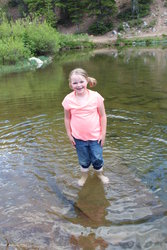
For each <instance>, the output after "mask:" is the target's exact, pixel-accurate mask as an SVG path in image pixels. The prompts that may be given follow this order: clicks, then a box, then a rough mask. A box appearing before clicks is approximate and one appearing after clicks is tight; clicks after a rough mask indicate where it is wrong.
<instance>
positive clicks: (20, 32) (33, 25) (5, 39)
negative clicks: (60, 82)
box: [0, 18, 60, 63]
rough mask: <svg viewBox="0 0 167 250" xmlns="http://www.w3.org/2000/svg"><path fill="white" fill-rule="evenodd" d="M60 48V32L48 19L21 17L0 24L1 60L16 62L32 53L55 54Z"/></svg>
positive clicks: (3, 61)
mask: <svg viewBox="0 0 167 250" xmlns="http://www.w3.org/2000/svg"><path fill="white" fill-rule="evenodd" d="M59 48H60V45H59V34H58V33H57V31H56V30H55V29H53V28H52V27H51V26H50V25H49V24H48V23H46V21H44V22H40V21H39V20H38V19H37V18H36V19H34V20H33V21H32V22H31V21H30V18H26V19H19V20H17V21H16V22H13V21H11V22H10V23H9V22H8V21H7V20H6V19H5V20H4V21H3V22H2V23H1V24H0V62H1V63H15V62H17V61H19V60H21V59H24V58H28V57H29V56H30V55H35V56H39V55H48V54H49V55H50V54H55V53H56V52H57V51H58V50H59Z"/></svg>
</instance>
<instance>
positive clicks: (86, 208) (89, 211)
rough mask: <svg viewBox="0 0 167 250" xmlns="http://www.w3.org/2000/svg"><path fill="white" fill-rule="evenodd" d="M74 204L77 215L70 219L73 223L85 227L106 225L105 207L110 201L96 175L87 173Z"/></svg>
mask: <svg viewBox="0 0 167 250" xmlns="http://www.w3.org/2000/svg"><path fill="white" fill-rule="evenodd" d="M74 205H75V212H76V215H77V217H76V219H74V220H73V221H72V222H73V223H77V224H78V223H79V224H81V225H82V226H87V227H88V226H92V227H99V226H105V225H106V223H107V221H106V219H105V216H106V215H107V211H106V208H107V207H108V206H109V205H110V203H109V201H108V200H107V199H106V197H105V191H104V186H103V184H102V182H101V181H100V180H99V179H98V178H97V176H96V175H92V176H91V175H89V177H88V179H87V181H86V183H85V185H84V186H83V187H82V188H81V190H80V191H79V193H78V197H77V200H76V202H75V204H74ZM107 224H108V223H107Z"/></svg>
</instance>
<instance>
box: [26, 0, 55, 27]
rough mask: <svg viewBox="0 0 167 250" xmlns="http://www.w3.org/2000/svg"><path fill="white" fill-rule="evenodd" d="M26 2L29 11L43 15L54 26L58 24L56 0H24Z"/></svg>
mask: <svg viewBox="0 0 167 250" xmlns="http://www.w3.org/2000/svg"><path fill="white" fill-rule="evenodd" d="M24 2H25V3H26V4H27V6H28V10H29V13H32V14H35V15H37V16H41V17H43V18H45V19H46V21H47V22H48V23H50V24H51V25H52V26H56V15H55V12H54V8H55V4H54V0H24Z"/></svg>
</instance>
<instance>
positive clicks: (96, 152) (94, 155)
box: [90, 141, 109, 184]
mask: <svg viewBox="0 0 167 250" xmlns="http://www.w3.org/2000/svg"><path fill="white" fill-rule="evenodd" d="M90 155H91V162H92V165H93V168H94V170H95V171H96V173H97V176H98V178H99V179H100V180H101V181H102V182H103V183H104V184H107V183H109V178H108V177H106V176H104V175H103V164H104V161H103V149H102V147H101V145H100V144H99V143H98V142H97V141H91V142H90Z"/></svg>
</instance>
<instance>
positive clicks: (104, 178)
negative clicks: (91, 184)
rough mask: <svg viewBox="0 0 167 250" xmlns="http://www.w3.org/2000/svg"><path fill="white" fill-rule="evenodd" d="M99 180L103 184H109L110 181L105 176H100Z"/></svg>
mask: <svg viewBox="0 0 167 250" xmlns="http://www.w3.org/2000/svg"><path fill="white" fill-rule="evenodd" d="M98 178H99V179H100V180H101V181H102V182H103V184H108V183H109V181H110V180H109V178H108V177H107V176H104V175H103V174H98Z"/></svg>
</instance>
